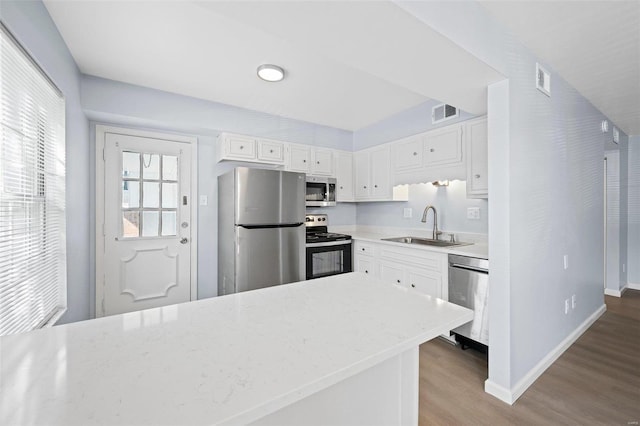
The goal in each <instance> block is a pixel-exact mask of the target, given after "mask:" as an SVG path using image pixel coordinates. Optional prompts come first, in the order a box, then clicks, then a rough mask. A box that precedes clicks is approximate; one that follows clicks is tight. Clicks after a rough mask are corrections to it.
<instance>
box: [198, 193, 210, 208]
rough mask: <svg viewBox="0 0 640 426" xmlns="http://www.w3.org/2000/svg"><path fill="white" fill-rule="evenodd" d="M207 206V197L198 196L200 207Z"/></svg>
mask: <svg viewBox="0 0 640 426" xmlns="http://www.w3.org/2000/svg"><path fill="white" fill-rule="evenodd" d="M207 204H209V197H207V196H206V195H201V196H200V205H201V206H206V205H207Z"/></svg>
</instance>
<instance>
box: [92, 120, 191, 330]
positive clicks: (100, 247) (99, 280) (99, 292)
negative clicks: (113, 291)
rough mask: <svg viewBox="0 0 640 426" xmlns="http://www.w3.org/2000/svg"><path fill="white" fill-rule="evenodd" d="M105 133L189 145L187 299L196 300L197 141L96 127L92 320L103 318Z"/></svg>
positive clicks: (140, 131) (108, 127)
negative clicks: (188, 270) (188, 286)
mask: <svg viewBox="0 0 640 426" xmlns="http://www.w3.org/2000/svg"><path fill="white" fill-rule="evenodd" d="M107 133H115V134H120V135H128V136H138V137H145V138H153V139H163V140H167V141H172V142H182V143H189V144H191V220H190V222H191V274H190V275H191V283H190V284H191V291H190V293H191V296H190V299H191V300H197V299H198V203H197V200H198V138H196V137H194V136H185V135H177V134H172V133H160V132H154V131H147V130H137V129H129V128H125V127H116V126H105V125H101V124H98V125H96V247H95V249H96V251H95V253H96V277H95V278H96V284H95V294H96V299H95V312H96V318H98V317H102V316H104V309H103V308H102V302H103V300H104V299H103V297H104V288H103V285H104V280H105V272H104V244H105V241H104V237H105V236H104V213H105V212H104V207H105V201H104V195H105V194H104V192H105V191H104V184H105V182H104V177H105V175H104V173H105V170H104V166H105V164H104V160H105V157H104V142H105V137H106V134H107Z"/></svg>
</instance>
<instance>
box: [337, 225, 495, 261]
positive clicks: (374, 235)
mask: <svg viewBox="0 0 640 426" xmlns="http://www.w3.org/2000/svg"><path fill="white" fill-rule="evenodd" d="M330 231H333V232H340V233H344V234H348V235H351V238H352V239H354V240H360V241H370V242H373V243H381V244H389V245H393V246H396V247H408V248H412V249H417V250H426V251H434V252H438V253H447V254H458V255H461V256H470V257H476V258H480V259H489V245H488V244H487V239H486V235H482V234H464V233H455V235H456V239H457V240H458V241H462V242H472V243H473V244H471V245H466V246H452V247H435V246H428V245H421V244H406V243H398V242H394V241H384V240H383V238H393V237H408V236H413V237H421V238H431V237H432V235H431V232H430V231H428V230H422V229H420V230H416V229H407V228H392V227H371V226H366V227H361V226H357V227H352V226H335V227H330ZM444 234H445V236H444V237H441V239H443V240H445V241H446V240H447V238H446V237H447V235H448V233H447V232H444Z"/></svg>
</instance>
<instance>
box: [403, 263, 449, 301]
mask: <svg viewBox="0 0 640 426" xmlns="http://www.w3.org/2000/svg"><path fill="white" fill-rule="evenodd" d="M442 284H443V283H442V274H438V273H435V272H430V271H427V270H424V269H417V268H410V269H408V270H407V285H408V286H409V288H411V289H413V290H415V291H417V292H419V293H422V294H428V295H429V296H433V297H442Z"/></svg>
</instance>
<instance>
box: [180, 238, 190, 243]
mask: <svg viewBox="0 0 640 426" xmlns="http://www.w3.org/2000/svg"><path fill="white" fill-rule="evenodd" d="M188 242H189V239H188V238H187V237H184V238H182V239H181V240H180V244H187V243H188Z"/></svg>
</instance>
